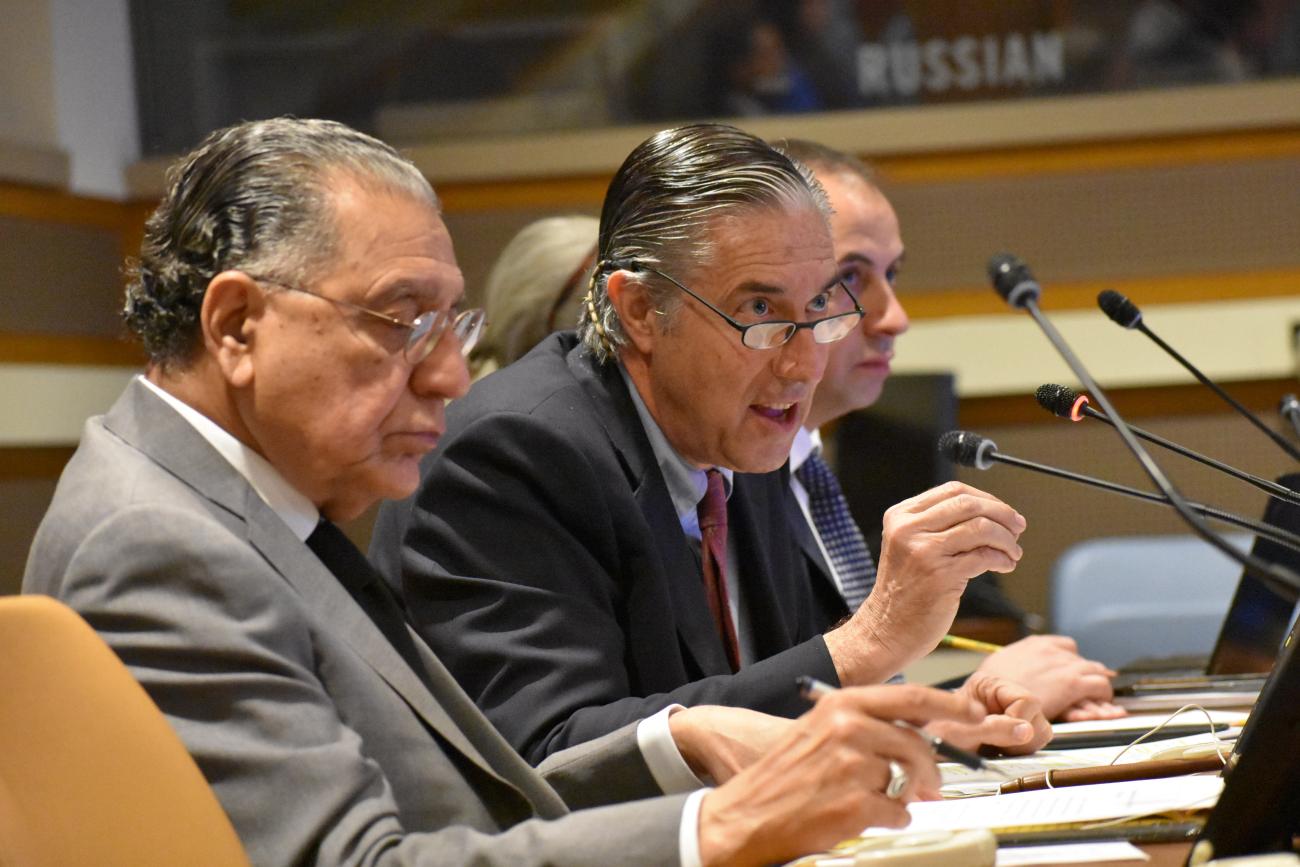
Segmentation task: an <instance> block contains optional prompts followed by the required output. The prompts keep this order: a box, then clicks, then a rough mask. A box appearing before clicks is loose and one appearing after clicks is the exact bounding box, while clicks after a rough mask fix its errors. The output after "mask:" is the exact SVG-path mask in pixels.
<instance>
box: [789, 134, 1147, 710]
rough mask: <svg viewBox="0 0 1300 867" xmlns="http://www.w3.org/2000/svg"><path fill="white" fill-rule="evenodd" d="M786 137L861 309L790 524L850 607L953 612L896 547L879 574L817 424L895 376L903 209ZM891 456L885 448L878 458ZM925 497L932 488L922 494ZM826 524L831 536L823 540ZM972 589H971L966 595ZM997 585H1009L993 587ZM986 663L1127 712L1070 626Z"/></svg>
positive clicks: (820, 581)
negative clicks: (806, 172)
mask: <svg viewBox="0 0 1300 867" xmlns="http://www.w3.org/2000/svg"><path fill="white" fill-rule="evenodd" d="M783 147H784V148H785V149H786V150H787V152H788V153H790V154H791V155H792V156H794V157H795V158H796V159H798V160H799V161H800V162H802V163H803V164H804V165H806V166H807V167H808V168H809V169H810V170H812V172H813V173H814V174H815V176H816V178H817V180H818V182H820V183H821V185H822V188H823V189H824V190H825V191H826V197H827V199H828V200H829V201H830V204H831V207H832V208H833V209H834V210H833V213H832V215H831V239H832V242H833V245H834V248H835V258H836V260H837V263H838V266H839V272H840V279H841V280H842V281H843V282H844V285H845V286H847V287H848V288H849V289H850V291H852V292H853V293H854V294H855V295H856V297H857V298H858V300H859V302H860V303H861V305H862V308H863V310H864V315H863V317H862V321H861V322H860V323H859V324H858V326H857V327H856V328H855V329H854V330H853V331H852V332H850V333H849V334H848V335H846V336H845V338H844V339H843V340H840V341H838V342H836V343H835V345H834V346H833V347H832V348H831V351H830V354H829V358H828V360H827V363H826V371H825V373H824V374H823V376H822V380H821V383H820V384H818V386H817V392H816V394H815V396H814V397H813V401H812V407H811V408H810V409H809V411H808V417H807V419H805V420H804V425H803V429H802V430H800V431H799V432H798V433H797V434H796V435H795V439H794V447H793V448H792V450H791V452H790V472H791V477H790V488H791V495H792V496H791V498H790V501H789V502H788V506H789V514H790V518H791V525H792V530H793V532H794V535H795V537H796V538H797V539H798V540H799V544H800V547H801V548H802V549H803V551H804V554H805V556H806V559H807V562H808V565H809V570H810V572H811V573H812V577H813V581H814V583H815V584H816V585H818V586H820V587H823V588H827V587H833V588H836V589H837V590H839V591H840V592H842V593H843V595H844V599H845V602H846V603H848V606H849V608H850V609H857V607H858V606H859V605H862V604H866V605H878V606H882V607H884V608H892V609H894V610H903V609H906V608H908V607H915V606H918V605H920V606H925V607H927V608H931V609H934V608H942V607H946V608H947V609H948V610H950V611H952V612H954V613H955V612H956V611H957V604H958V601H959V599H958V596H957V595H956V594H953V595H951V596H950V597H949V598H946V599H944V598H937V597H936V596H935V595H934V592H933V588H932V587H931V586H930V585H928V584H927V583H926V582H924V581H918V580H915V577H914V576H912V575H909V574H907V573H906V572H900V571H899V570H896V569H892V568H889V565H888V563H887V562H884V561H887V560H888V559H889V558H891V557H895V556H897V554H896V552H894V551H891V550H889V549H887V548H886V547H884V546H883V545H882V548H881V555H882V568H881V570H880V574H881V575H883V576H884V577H885V579H886V580H885V581H883V582H878V581H876V580H875V577H876V576H875V567H874V564H872V562H871V554H870V551H869V550H868V548H867V546H866V540H865V539H864V538H863V537H862V533H861V531H860V530H859V529H858V527H857V524H856V523H855V522H854V521H853V517H852V515H850V514H849V513H848V508H847V507H848V503H847V501H845V500H844V498H843V496H842V494H841V493H840V491H839V484H838V481H837V480H836V479H835V475H834V473H833V471H832V470H831V469H830V467H829V465H828V462H826V461H824V460H823V459H822V457H821V456H820V452H821V448H822V443H821V436H820V434H819V433H818V429H819V428H821V427H822V426H824V425H828V424H832V423H834V422H835V421H836V420H838V419H839V418H841V417H842V416H844V415H845V414H847V413H849V412H853V411H854V410H859V409H864V408H866V407H869V406H871V405H872V404H874V403H875V402H876V400H878V399H879V397H880V394H881V392H882V390H883V389H884V386H885V381H886V380H887V379H888V378H889V374H890V362H891V361H892V359H893V356H894V344H895V341H896V340H897V338H898V337H899V336H900V335H902V334H903V333H904V332H906V331H907V327H908V317H907V313H906V311H904V309H903V305H902V304H901V303H900V301H899V299H898V296H897V295H896V294H895V288H896V283H897V280H898V276H899V272H900V270H901V269H902V265H903V259H904V249H903V238H902V235H901V233H900V230H899V224H898V217H897V215H896V214H895V213H894V208H893V206H892V205H891V204H890V203H889V200H888V199H887V198H886V197H885V194H884V192H882V191H881V189H880V187H879V186H878V185H877V182H876V179H875V176H874V173H873V172H872V171H871V169H870V167H868V166H867V165H866V164H865V163H863V162H862V161H861V160H859V159H857V158H856V157H853V156H851V155H849V154H845V153H842V152H840V151H837V150H834V149H833V148H829V147H826V146H825V145H821V144H818V143H816V142H810V141H805V140H801V139H792V140H789V141H786V142H784V143H783ZM881 445H882V448H884V447H887V444H881ZM886 457H887V455H886V453H885V452H884V451H881V453H880V456H879V458H877V459H884V458H886ZM805 483H807V485H808V486H806V485H805ZM810 488H811V489H810ZM928 496H932V493H931V492H926V493H923V494H920V497H928ZM913 504H914V501H912V500H908V501H904V502H903V503H900V504H899V505H897V506H895V507H893V508H891V509H890V510H889V511H888V512H886V513H885V532H884V534H883V540H882V541H885V542H888V541H889V540H890V539H893V538H896V537H897V534H896V533H895V532H894V524H895V523H896V522H898V521H906V520H908V519H909V518H910V515H911V514H912V512H913V511H914V510H913V508H912V506H913ZM819 525H820V526H819ZM823 530H824V531H825V535H828V536H830V537H831V538H830V539H827V538H824V534H823ZM971 589H972V588H971V587H967V591H966V592H967V597H966V599H968V598H969V593H970V590H971ZM993 591H994V592H995V593H996V594H998V595H1000V593H1001V591H1000V590H998V589H997V587H996V585H993ZM868 594H869V595H868ZM961 601H963V602H964V601H965V599H962V600H961ZM979 669H980V671H981V672H984V673H992V674H995V675H997V676H999V677H1002V678H1005V679H1007V680H1010V681H1013V682H1015V683H1018V684H1020V685H1021V686H1023V687H1025V688H1026V689H1028V690H1030V691H1031V692H1032V693H1033V694H1034V697H1035V698H1037V699H1038V700H1039V702H1041V703H1042V705H1043V712H1044V713H1045V714H1046V715H1047V717H1048V718H1049V719H1056V718H1058V717H1062V718H1065V719H1070V720H1082V719H1094V718H1108V717H1114V716H1120V715H1122V714H1123V710H1122V709H1120V708H1119V707H1117V706H1115V705H1113V704H1111V703H1110V698H1111V697H1112V692H1111V687H1110V677H1113V676H1114V672H1112V671H1110V670H1109V669H1107V668H1106V667H1105V666H1104V665H1102V664H1101V663H1099V662H1094V661H1092V660H1088V659H1084V658H1083V657H1081V656H1079V653H1078V647H1077V645H1075V643H1074V641H1073V640H1072V639H1070V638H1068V637H1065V636H1061V635H1034V636H1030V637H1028V638H1023V639H1021V640H1019V641H1016V642H1014V643H1012V644H1009V645H1007V646H1006V647H1004V648H1002V649H1001V650H999V651H997V652H996V653H994V654H992V655H990V656H987V657H985V658H984V659H983V661H982V662H981V663H980V666H979Z"/></svg>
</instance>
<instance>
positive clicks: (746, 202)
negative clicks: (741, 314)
mask: <svg viewBox="0 0 1300 867" xmlns="http://www.w3.org/2000/svg"><path fill="white" fill-rule="evenodd" d="M799 208H807V209H811V210H813V211H815V212H817V213H820V214H821V215H822V217H823V218H825V217H826V216H827V215H828V214H829V212H830V209H829V206H828V205H827V204H826V194H825V192H824V191H823V190H822V188H821V185H820V184H819V183H817V181H816V180H815V179H814V178H813V176H812V173H811V172H809V171H808V169H807V168H806V167H804V166H803V165H802V164H801V163H799V162H798V161H797V160H792V159H790V158H789V157H788V156H786V155H785V154H783V153H781V152H780V151H778V150H776V149H774V148H773V147H772V146H771V145H769V144H767V143H766V142H764V141H763V140H762V139H760V138H756V137H755V136H752V135H750V134H749V133H746V132H742V131H741V130H739V129H736V128H735V127H732V126H725V125H722V124H691V125H689V126H682V127H677V128H675V129H668V130H664V131H663V132H659V133H656V134H655V135H653V136H651V137H650V138H648V139H646V140H645V141H644V142H642V143H641V144H640V145H638V146H637V147H636V149H635V150H633V151H632V153H631V154H629V155H628V158H627V159H626V160H624V162H623V165H622V166H621V167H620V168H619V170H618V172H617V173H616V174H615V175H614V179H613V181H611V182H610V185H609V190H608V192H606V194H605V205H604V208H603V209H602V211H601V215H600V242H599V245H598V248H597V256H596V269H595V271H594V272H593V274H592V277H591V285H590V288H589V293H588V297H587V301H586V305H585V306H586V308H587V309H586V316H585V317H584V318H583V320H582V324H581V326H580V328H579V335H580V337H581V338H582V341H583V343H584V344H585V345H586V346H587V347H588V348H589V349H590V350H591V351H592V352H593V353H595V355H596V357H597V358H598V359H599V360H601V361H604V360H606V359H608V358H609V357H610V356H611V355H613V354H614V353H615V352H617V350H618V348H619V347H621V346H623V345H625V344H626V343H627V336H626V334H625V333H624V331H623V328H622V325H621V323H620V322H619V320H618V313H617V311H616V310H615V309H614V305H613V304H612V303H611V302H610V300H609V295H608V293H607V292H606V288H605V281H606V278H607V277H608V276H609V274H610V273H611V272H613V271H616V270H619V269H621V268H622V269H629V270H632V271H633V273H634V279H636V280H638V281H641V282H642V283H643V284H644V285H645V286H646V288H647V291H648V292H649V293H650V296H651V299H652V301H653V302H654V304H655V306H656V308H657V309H659V310H661V311H663V312H664V313H666V314H671V313H672V311H673V310H674V309H675V308H676V306H677V304H678V303H680V300H681V299H680V297H679V296H678V294H677V292H676V291H675V290H674V288H673V287H672V286H671V285H670V284H668V283H667V282H666V281H663V280H659V279H658V278H655V277H654V276H653V275H651V274H649V273H648V272H644V271H642V272H640V273H636V272H635V269H634V268H630V267H629V266H631V265H634V264H642V265H649V266H652V267H654V268H658V269H660V270H663V271H666V272H668V273H670V274H673V276H674V277H678V279H681V280H687V279H690V276H691V275H692V274H694V273H696V272H697V271H698V269H700V268H702V267H705V266H707V264H708V263H709V261H710V259H711V257H712V256H713V254H714V252H715V249H714V234H715V233H714V231H713V228H714V225H715V223H716V222H717V220H719V219H720V218H723V217H735V216H743V215H744V214H746V213H749V212H753V211H761V210H770V209H789V210H795V209H799ZM679 275H681V276H679Z"/></svg>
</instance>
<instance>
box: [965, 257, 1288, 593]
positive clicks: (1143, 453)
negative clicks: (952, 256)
mask: <svg viewBox="0 0 1300 867" xmlns="http://www.w3.org/2000/svg"><path fill="white" fill-rule="evenodd" d="M1002 259H1003V257H1001V256H997V257H994V260H993V261H992V262H990V264H989V274H990V276H991V277H992V278H993V280H994V286H995V288H997V290H998V292H999V294H1001V295H1002V296H1003V298H1005V299H1006V300H1007V303H1009V304H1010V305H1011V306H1012V307H1020V308H1023V309H1024V310H1026V311H1028V313H1029V315H1030V316H1031V317H1032V318H1033V320H1034V322H1035V323H1037V325H1038V327H1039V329H1041V330H1042V332H1043V335H1044V336H1045V337H1047V339H1048V341H1049V342H1050V343H1051V344H1052V346H1053V347H1054V348H1055V349H1056V351H1057V352H1058V353H1059V354H1060V356H1061V358H1062V359H1064V360H1065V363H1066V364H1067V365H1069V367H1070V370H1072V371H1073V372H1074V375H1075V376H1077V377H1078V378H1079V382H1081V383H1082V384H1083V386H1084V388H1085V389H1086V390H1087V391H1088V392H1090V393H1091V394H1092V396H1093V397H1094V398H1095V399H1096V401H1097V403H1098V404H1100V405H1101V408H1102V409H1103V410H1104V411H1105V412H1106V415H1107V416H1109V417H1110V419H1111V423H1112V424H1113V425H1114V427H1115V432H1116V433H1118V434H1119V436H1120V439H1121V440H1123V441H1124V445H1125V446H1127V447H1128V450H1129V451H1130V452H1132V453H1133V456H1134V457H1135V458H1137V461H1138V463H1139V464H1140V465H1141V467H1142V470H1143V472H1145V473H1146V474H1147V477H1148V478H1150V479H1151V481H1152V483H1153V484H1155V486H1156V487H1157V488H1159V489H1160V491H1161V493H1163V494H1164V495H1165V496H1166V497H1168V498H1169V504H1170V505H1171V506H1173V507H1174V510H1175V511H1176V512H1178V514H1179V516H1181V517H1182V519H1183V521H1185V522H1186V523H1187V525H1188V526H1189V527H1191V528H1192V530H1193V531H1194V532H1195V533H1196V534H1197V535H1198V536H1200V537H1201V538H1202V539H1204V540H1205V541H1207V542H1209V543H1210V544H1211V545H1213V546H1214V547H1215V548H1218V549H1219V550H1220V551H1222V552H1223V553H1224V554H1226V555H1227V556H1229V557H1231V558H1232V559H1233V560H1235V561H1237V562H1238V563H1240V564H1241V565H1242V567H1243V568H1245V569H1247V570H1248V571H1249V572H1250V573H1251V574H1252V575H1254V576H1255V577H1257V578H1258V579H1259V580H1261V581H1263V582H1264V583H1265V584H1267V585H1268V586H1269V587H1270V588H1272V589H1274V591H1275V592H1278V593H1280V594H1283V595H1285V596H1288V597H1289V596H1292V595H1294V594H1296V593H1297V592H1300V577H1297V576H1296V575H1295V574H1293V573H1292V572H1291V571H1290V570H1289V569H1284V568H1282V567H1280V566H1275V565H1274V564H1272V563H1266V562H1264V561H1263V560H1261V559H1259V558H1258V557H1255V556H1253V555H1251V554H1246V553H1243V552H1241V551H1238V550H1237V549H1236V548H1234V547H1233V546H1232V545H1230V544H1229V543H1228V542H1227V540H1225V539H1224V538H1223V537H1222V536H1220V535H1219V534H1218V533H1216V532H1214V531H1213V530H1212V529H1210V527H1209V526H1207V525H1206V523H1205V522H1204V521H1203V520H1201V518H1200V517H1199V516H1198V515H1197V514H1196V513H1195V512H1193V511H1192V509H1191V507H1190V506H1189V505H1188V503H1187V500H1186V499H1185V498H1184V497H1183V495H1182V494H1181V493H1179V492H1178V489H1177V488H1175V487H1174V485H1173V483H1172V482H1170V481H1169V479H1168V478H1167V477H1166V476H1165V474H1164V472H1163V471H1162V470H1161V469H1160V467H1159V465H1157V464H1156V462H1155V460H1154V459H1153V458H1152V457H1151V455H1150V454H1148V453H1147V450H1146V449H1144V448H1143V447H1142V444H1141V443H1140V442H1138V439H1137V437H1135V436H1134V435H1133V432H1132V431H1131V430H1129V427H1128V424H1127V423H1126V422H1125V421H1124V419H1123V417H1122V416H1121V415H1120V414H1119V412H1118V411H1117V410H1116V409H1115V407H1114V405H1113V404H1111V402H1110V398H1109V397H1107V396H1106V393H1105V392H1104V391H1102V389H1101V386H1099V385H1097V382H1096V380H1094V379H1093V378H1092V374H1090V373H1088V369H1087V368H1086V367H1084V366H1083V362H1082V361H1080V360H1079V358H1078V357H1077V356H1076V355H1075V354H1074V351H1073V350H1072V349H1070V346H1069V344H1068V343H1066V342H1065V338H1064V337H1062V336H1061V334H1060V333H1059V332H1058V331H1057V330H1056V327H1055V326H1054V325H1052V323H1051V321H1050V320H1049V319H1048V318H1047V317H1046V316H1045V315H1043V312H1042V311H1041V310H1039V309H1038V295H1039V293H1040V292H1041V291H1042V290H1041V289H1040V287H1039V286H1038V284H1037V283H1036V282H1034V280H1033V278H1032V277H1031V276H1030V275H1029V273H1028V270H1029V269H1028V268H1025V267H1024V265H1023V263H1020V262H1019V260H1017V259H1014V257H1009V259H1010V261H1000V260H1002ZM1013 266H1015V267H1013ZM1007 271H1011V272H1013V273H1012V274H1011V275H1010V276H1016V277H1019V282H1017V283H1016V284H1015V285H1012V286H1006V287H1005V291H1004V286H1003V285H1002V284H1003V283H1005V282H1009V280H1005V279H999V278H1007V277H1008V276H1009V275H1008V274H1007V273H1006V272H1007ZM1019 271H1023V273H1017V272H1019ZM999 272H1002V273H999Z"/></svg>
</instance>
